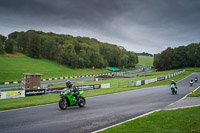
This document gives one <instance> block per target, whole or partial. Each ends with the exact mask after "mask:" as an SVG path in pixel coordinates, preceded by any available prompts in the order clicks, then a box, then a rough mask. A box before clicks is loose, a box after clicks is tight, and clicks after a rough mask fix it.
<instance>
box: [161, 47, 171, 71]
mask: <svg viewBox="0 0 200 133" xmlns="http://www.w3.org/2000/svg"><path fill="white" fill-rule="evenodd" d="M173 57H174V51H173V49H172V48H171V47H168V48H167V49H166V50H164V51H163V52H161V55H160V58H161V59H162V60H160V69H161V70H169V69H171V68H172V62H173Z"/></svg>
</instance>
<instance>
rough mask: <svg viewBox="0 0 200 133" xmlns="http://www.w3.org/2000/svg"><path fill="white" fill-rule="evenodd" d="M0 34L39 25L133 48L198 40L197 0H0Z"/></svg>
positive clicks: (153, 48)
mask: <svg viewBox="0 0 200 133" xmlns="http://www.w3.org/2000/svg"><path fill="white" fill-rule="evenodd" d="M0 2H1V4H0V18H1V21H0V29H1V31H0V32H1V33H0V34H8V32H12V30H14V29H16V30H19V29H20V30H28V29H36V30H44V31H52V32H56V33H64V34H72V35H77V36H89V37H94V38H97V39H98V40H100V41H104V42H105V41H108V42H109V43H115V44H118V45H123V46H124V47H125V48H127V49H129V50H132V51H136V52H143V51H145V52H152V53H156V52H161V50H164V49H165V48H166V47H169V46H170V47H175V46H178V45H187V44H189V43H192V42H198V41H199V37H198V36H199V33H200V29H199V21H200V1H198V0H192V1H191V0H176V1H174V0H59V1H54V0H0Z"/></svg>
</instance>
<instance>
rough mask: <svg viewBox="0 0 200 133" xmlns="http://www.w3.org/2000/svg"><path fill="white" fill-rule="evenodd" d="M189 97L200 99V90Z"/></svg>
mask: <svg viewBox="0 0 200 133" xmlns="http://www.w3.org/2000/svg"><path fill="white" fill-rule="evenodd" d="M188 97H200V88H199V89H198V90H196V91H195V92H193V93H191V94H190V95H188Z"/></svg>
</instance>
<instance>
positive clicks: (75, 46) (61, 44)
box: [7, 30, 137, 68]
mask: <svg viewBox="0 0 200 133" xmlns="http://www.w3.org/2000/svg"><path fill="white" fill-rule="evenodd" d="M8 40H9V41H8V42H7V52H13V50H16V51H18V52H22V53H24V54H26V55H28V56H30V57H32V58H46V59H49V60H53V61H56V62H58V63H61V64H64V65H68V66H70V67H73V68H85V67H93V66H94V67H96V68H103V67H106V66H111V67H133V66H134V65H135V64H136V63H137V55H136V54H135V53H134V52H130V51H127V50H126V49H125V48H124V47H122V46H117V45H113V44H109V43H102V42H99V41H98V40H96V39H94V38H88V37H73V36H71V35H63V34H61V35H60V34H55V33H52V32H49V33H45V32H42V31H34V30H29V31H27V32H13V33H10V34H9V35H8ZM10 42H12V43H10Z"/></svg>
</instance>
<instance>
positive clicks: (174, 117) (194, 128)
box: [102, 107, 200, 133]
mask: <svg viewBox="0 0 200 133" xmlns="http://www.w3.org/2000/svg"><path fill="white" fill-rule="evenodd" d="M199 110H200V107H193V108H187V109H179V110H172V111H159V112H156V113H153V114H151V115H148V116H144V117H142V118H138V119H136V120H134V121H130V122H126V123H124V124H122V125H119V126H116V127H113V128H110V129H107V130H105V131H103V132H102V133H111V132H113V133H149V132H150V133H199V132H200V126H199V123H200V113H199Z"/></svg>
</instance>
